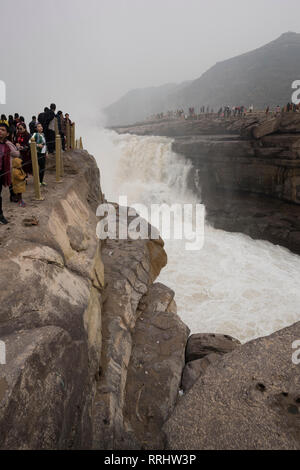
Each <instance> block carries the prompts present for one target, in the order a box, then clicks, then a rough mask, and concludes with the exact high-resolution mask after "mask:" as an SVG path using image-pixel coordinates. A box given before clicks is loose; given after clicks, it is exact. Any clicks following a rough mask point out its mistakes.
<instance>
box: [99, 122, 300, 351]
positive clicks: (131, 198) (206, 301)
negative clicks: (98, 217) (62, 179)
mask: <svg viewBox="0 0 300 470" xmlns="http://www.w3.org/2000/svg"><path fill="white" fill-rule="evenodd" d="M95 156H96V159H97V161H98V165H99V168H100V170H101V173H102V186H104V188H105V193H106V196H107V198H108V197H109V198H110V199H111V200H114V201H117V200H118V197H119V195H126V196H127V198H128V203H129V204H133V203H143V204H146V205H150V204H152V203H160V204H162V203H166V204H174V203H180V204H184V203H190V204H196V203H199V202H200V201H197V197H196V195H194V194H193V193H192V192H191V191H189V189H188V185H187V181H188V176H189V173H190V172H191V171H193V170H192V167H191V164H190V163H189V162H188V161H187V160H185V158H183V157H182V156H180V155H177V154H176V153H174V152H172V141H171V139H168V138H164V137H153V136H150V137H148V136H146V137H139V136H135V135H118V134H116V133H115V132H112V131H101V133H98V138H97V149H96V148H95ZM165 248H166V251H167V254H168V259H169V261H168V266H167V267H166V268H165V269H164V270H163V271H162V273H161V275H160V278H159V281H160V282H163V283H165V284H166V285H168V286H169V287H171V288H172V289H173V290H174V291H175V293H176V297H175V299H176V302H177V306H178V314H179V315H180V317H181V318H182V319H183V321H184V322H185V323H186V324H187V325H188V326H189V327H190V329H191V331H192V333H196V332H200V333H204V332H210V333H224V334H229V335H232V336H235V337H236V338H238V339H239V340H241V341H243V342H244V341H248V340H250V339H253V338H256V337H259V336H265V335H268V334H270V333H272V332H274V331H276V330H279V329H281V328H283V327H285V326H289V325H291V324H292V323H294V322H296V321H299V320H300V311H299V307H298V306H299V304H300V289H299V279H300V257H299V256H297V255H295V254H293V253H291V252H290V251H288V250H287V249H285V248H282V247H279V246H275V245H273V244H271V243H269V242H265V241H255V240H252V239H251V238H250V237H248V236H246V235H242V234H239V233H227V232H224V231H222V230H215V229H213V228H212V227H210V226H208V225H207V224H206V226H205V244H204V247H203V248H202V249H201V250H199V251H187V250H186V249H185V241H184V240H167V241H166V244H165Z"/></svg>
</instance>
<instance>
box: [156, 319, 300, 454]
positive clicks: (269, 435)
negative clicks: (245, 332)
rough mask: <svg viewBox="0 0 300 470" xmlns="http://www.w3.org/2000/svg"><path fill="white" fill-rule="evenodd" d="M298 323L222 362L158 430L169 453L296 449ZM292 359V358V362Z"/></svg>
mask: <svg viewBox="0 0 300 470" xmlns="http://www.w3.org/2000/svg"><path fill="white" fill-rule="evenodd" d="M299 338H300V322H298V323H296V324H294V325H292V326H290V327H288V328H285V329H283V330H280V331H278V332H276V333H274V334H272V335H271V336H268V337H264V338H259V339H256V340H254V341H250V342H249V343H246V344H244V345H242V346H240V347H239V348H237V349H235V350H234V351H232V352H231V353H229V354H226V355H224V356H222V357H221V358H220V359H219V360H218V361H217V362H216V363H215V364H214V365H213V366H211V367H208V368H207V370H206V372H205V374H204V375H203V376H202V377H200V378H199V379H198V381H197V382H196V383H195V384H194V386H193V387H192V389H191V390H190V391H189V392H188V393H187V394H186V395H184V396H183V397H182V398H181V399H180V401H179V402H178V404H177V405H176V407H175V411H174V413H173V414H172V416H171V417H170V419H169V420H168V422H167V423H166V424H165V426H164V431H165V433H166V439H167V446H166V447H167V448H168V449H172V450H179V449H180V450H200V449H201V450H277V449H278V450H279V449H280V450H299V449H300V420H299V415H300V374H299V364H297V363H298V358H299V352H298V354H297V351H296V350H295V349H294V347H295V344H294V343H295V342H299ZM296 356H297V357H296Z"/></svg>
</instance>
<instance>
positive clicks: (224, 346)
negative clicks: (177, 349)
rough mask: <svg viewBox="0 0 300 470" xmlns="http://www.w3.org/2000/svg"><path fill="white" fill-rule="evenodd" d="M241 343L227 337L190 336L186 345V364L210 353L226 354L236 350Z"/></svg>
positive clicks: (209, 335) (206, 334)
mask: <svg viewBox="0 0 300 470" xmlns="http://www.w3.org/2000/svg"><path fill="white" fill-rule="evenodd" d="M240 344H241V343H240V342H239V341H238V340H237V339H235V338H232V337H231V336H229V335H220V334H214V333H200V334H195V335H192V336H190V338H189V339H188V342H187V345H186V351H185V360H186V362H190V361H195V360H196V359H202V358H203V357H205V356H207V355H208V354H211V353H216V354H226V353H228V352H231V351H233V350H234V349H236V348H237V347H238V346H239V345H240Z"/></svg>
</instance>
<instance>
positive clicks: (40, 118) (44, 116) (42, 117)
mask: <svg viewBox="0 0 300 470" xmlns="http://www.w3.org/2000/svg"><path fill="white" fill-rule="evenodd" d="M49 111H50V109H49V108H47V107H46V108H44V111H43V112H42V113H40V114H39V115H38V122H39V123H40V124H42V126H43V129H44V131H46V129H47V128H48V123H47V117H48V113H49Z"/></svg>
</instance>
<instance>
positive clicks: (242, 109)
mask: <svg viewBox="0 0 300 470" xmlns="http://www.w3.org/2000/svg"><path fill="white" fill-rule="evenodd" d="M198 111H199V112H198V113H197V112H196V111H195V107H189V108H188V111H187V112H185V111H184V109H182V108H180V109H177V110H176V111H167V112H165V113H157V114H154V115H152V116H150V118H149V120H163V119H200V118H201V117H203V115H205V116H206V117H209V116H212V117H218V118H225V119H227V118H231V117H234V118H236V117H244V116H246V115H248V114H251V113H253V112H254V106H253V105H250V106H249V107H248V108H247V107H246V106H244V105H242V106H232V107H231V106H228V105H225V106H221V107H220V108H219V110H218V112H217V113H215V112H214V109H213V108H212V107H210V106H200V107H199V108H198ZM286 112H287V113H289V112H295V113H299V112H300V104H298V105H296V104H294V103H287V105H285V106H283V107H281V106H279V105H278V106H276V107H275V108H274V109H271V108H270V106H267V108H266V109H265V113H266V114H267V115H268V114H272V115H275V116H276V115H278V114H281V113H286Z"/></svg>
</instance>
